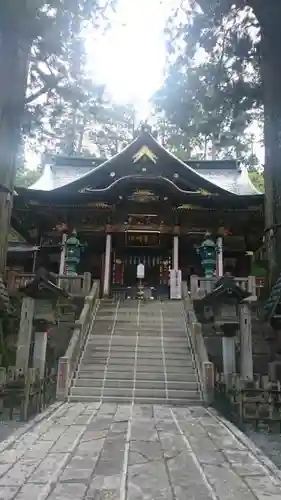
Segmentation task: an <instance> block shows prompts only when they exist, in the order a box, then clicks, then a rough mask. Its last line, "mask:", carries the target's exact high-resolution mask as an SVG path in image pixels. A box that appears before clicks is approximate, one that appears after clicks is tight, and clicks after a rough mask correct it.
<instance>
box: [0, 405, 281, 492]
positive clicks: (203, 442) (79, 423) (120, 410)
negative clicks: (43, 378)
mask: <svg viewBox="0 0 281 500" xmlns="http://www.w3.org/2000/svg"><path fill="white" fill-rule="evenodd" d="M40 418H41V420H40ZM0 499H1V500H13V499H15V500H44V499H48V500H74V499H75V500H85V499H87V500H160V499H164V500H234V499H235V500H280V499H281V474H280V472H278V470H277V469H276V468H275V467H274V466H273V464H271V463H270V462H269V461H268V460H267V459H265V458H264V457H263V456H262V455H261V454H259V452H258V450H256V449H255V447H254V445H253V444H252V443H251V442H250V441H249V440H248V439H247V438H246V437H245V436H243V435H242V434H239V431H237V432H236V431H235V429H234V428H233V426H231V424H229V425H228V424H227V422H225V421H224V420H223V419H221V418H220V417H218V416H217V415H216V413H214V412H213V411H211V410H210V411H209V410H207V409H204V408H202V407H193V408H169V407H164V406H163V407H161V406H149V405H148V406H146V405H141V406H136V405H135V406H121V405H113V404H105V403H104V404H102V405H99V404H97V403H91V404H88V405H87V404H80V403H75V404H63V405H62V406H59V407H56V408H55V409H54V411H53V412H51V413H50V412H49V414H47V415H46V416H45V418H43V419H42V417H39V418H37V421H36V422H35V423H33V425H32V424H29V425H28V426H27V428H26V429H25V432H23V430H22V429H20V430H18V431H17V432H16V433H15V434H14V435H13V436H11V437H9V438H8V439H7V440H6V441H4V442H3V443H1V444H0Z"/></svg>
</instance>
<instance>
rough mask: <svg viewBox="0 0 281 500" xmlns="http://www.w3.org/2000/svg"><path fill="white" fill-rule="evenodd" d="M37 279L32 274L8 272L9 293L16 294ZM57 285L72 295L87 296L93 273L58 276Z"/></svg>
mask: <svg viewBox="0 0 281 500" xmlns="http://www.w3.org/2000/svg"><path fill="white" fill-rule="evenodd" d="M34 278H35V274H32V273H17V272H15V271H8V273H7V288H8V291H9V292H15V291H16V290H18V289H19V288H21V287H24V286H26V285H27V284H28V283H30V282H31V281H32V280H33V279H34ZM56 284H57V285H59V286H60V287H61V288H63V289H64V290H65V291H66V292H68V293H69V294H71V295H81V296H86V295H87V294H88V293H89V292H90V290H91V284H92V277H91V273H84V274H81V275H77V276H65V275H63V276H59V275H56Z"/></svg>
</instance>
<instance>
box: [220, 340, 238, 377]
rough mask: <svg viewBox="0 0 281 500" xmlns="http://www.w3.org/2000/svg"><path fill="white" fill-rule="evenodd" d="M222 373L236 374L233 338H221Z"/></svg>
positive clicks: (226, 374)
mask: <svg viewBox="0 0 281 500" xmlns="http://www.w3.org/2000/svg"><path fill="white" fill-rule="evenodd" d="M222 357H223V373H224V375H225V376H226V377H227V376H228V375H231V374H232V373H236V355H235V337H222Z"/></svg>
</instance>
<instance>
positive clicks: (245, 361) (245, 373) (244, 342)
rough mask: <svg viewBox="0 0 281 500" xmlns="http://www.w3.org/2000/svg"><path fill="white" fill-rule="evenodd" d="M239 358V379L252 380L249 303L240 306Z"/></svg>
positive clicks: (250, 314) (250, 312)
mask: <svg viewBox="0 0 281 500" xmlns="http://www.w3.org/2000/svg"><path fill="white" fill-rule="evenodd" d="M240 357H241V367H240V372H241V377H242V378H243V379H245V380H253V378H254V369H253V348H252V311H251V305H250V304H249V303H244V304H241V305H240Z"/></svg>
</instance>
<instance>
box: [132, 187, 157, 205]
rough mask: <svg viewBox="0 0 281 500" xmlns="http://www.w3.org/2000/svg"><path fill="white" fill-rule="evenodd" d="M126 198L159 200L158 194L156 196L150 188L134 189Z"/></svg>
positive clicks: (144, 200)
mask: <svg viewBox="0 0 281 500" xmlns="http://www.w3.org/2000/svg"><path fill="white" fill-rule="evenodd" d="M128 199H129V200H131V201H138V202H148V201H157V200H159V196H157V195H156V194H155V193H153V191H150V190H146V189H136V191H134V192H133V193H132V194H131V195H130V196H128Z"/></svg>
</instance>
